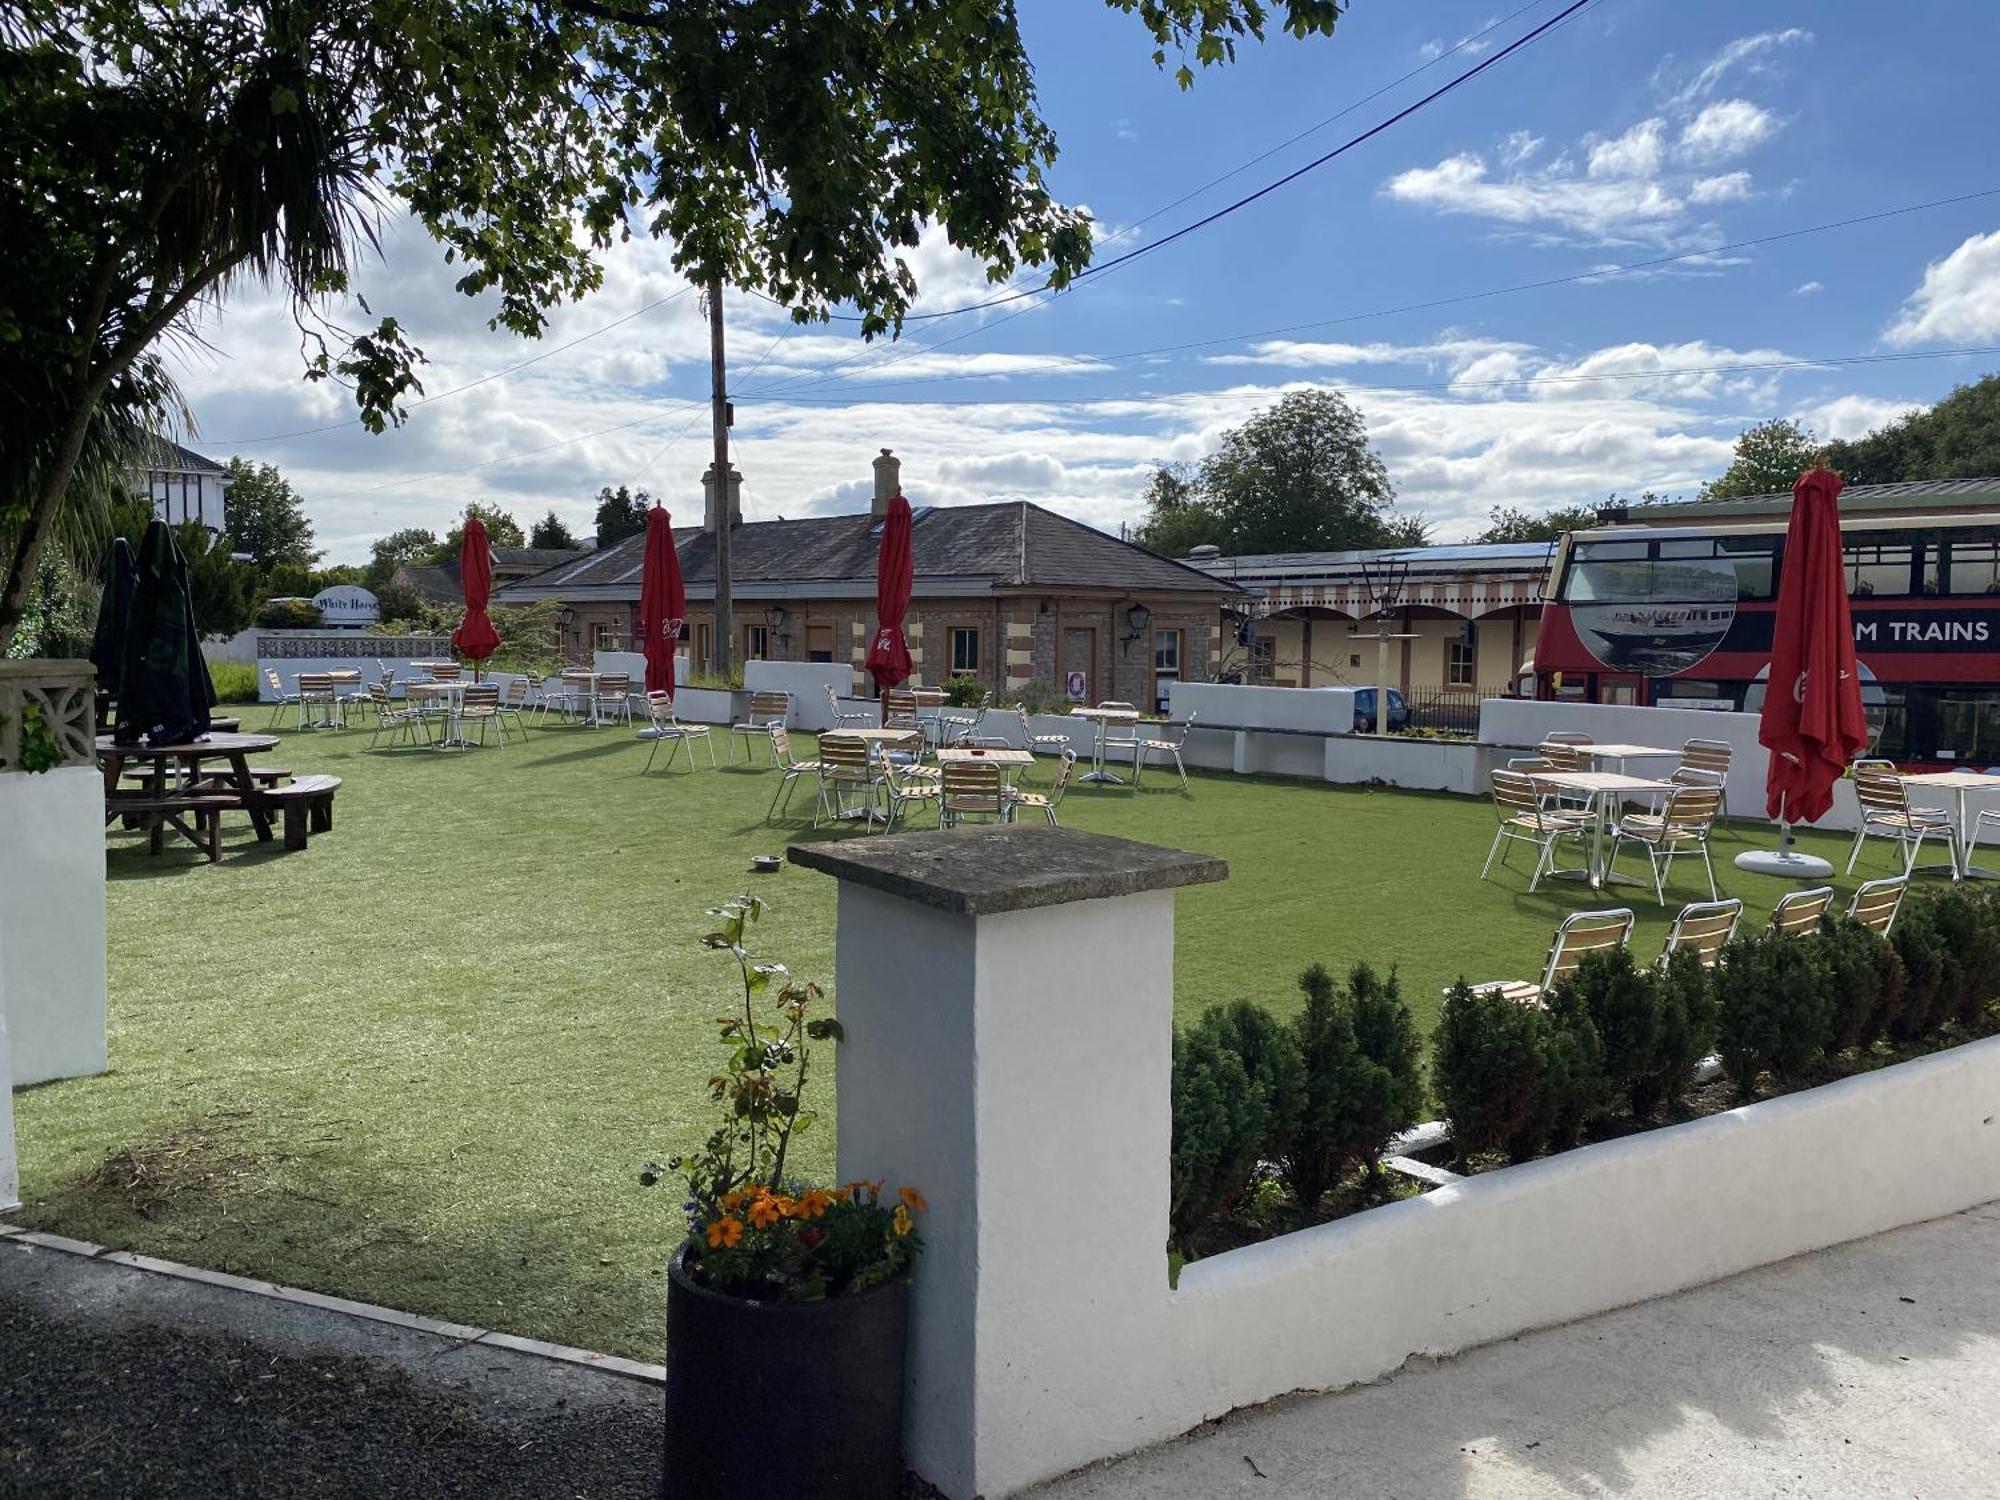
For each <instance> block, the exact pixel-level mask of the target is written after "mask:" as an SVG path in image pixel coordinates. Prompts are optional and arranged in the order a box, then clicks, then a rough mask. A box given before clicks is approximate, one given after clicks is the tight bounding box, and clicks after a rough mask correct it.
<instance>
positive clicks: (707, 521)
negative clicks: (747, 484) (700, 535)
mask: <svg viewBox="0 0 2000 1500" xmlns="http://www.w3.org/2000/svg"><path fill="white" fill-rule="evenodd" d="M728 489H729V527H730V529H731V530H732V531H733V530H735V529H736V528H737V527H738V526H741V525H742V524H743V476H742V475H741V474H739V473H738V472H737V471H736V466H735V465H734V464H731V465H730V467H729V484H728ZM701 498H702V522H701V525H702V530H704V531H713V530H715V526H716V516H717V515H718V514H719V513H720V512H719V511H718V510H717V508H716V500H715V465H714V464H710V465H709V466H708V469H707V470H706V472H704V473H703V474H702V476H701Z"/></svg>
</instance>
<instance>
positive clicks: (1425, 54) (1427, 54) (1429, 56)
mask: <svg viewBox="0 0 2000 1500" xmlns="http://www.w3.org/2000/svg"><path fill="white" fill-rule="evenodd" d="M1443 56H1444V38H1443V37H1436V36H1434V37H1432V38H1431V39H1430V40H1429V41H1427V42H1425V43H1424V44H1423V46H1421V47H1419V48H1417V57H1418V59H1419V60H1420V61H1422V62H1427V63H1428V62H1436V61H1437V60H1438V59H1439V58H1440V57H1443Z"/></svg>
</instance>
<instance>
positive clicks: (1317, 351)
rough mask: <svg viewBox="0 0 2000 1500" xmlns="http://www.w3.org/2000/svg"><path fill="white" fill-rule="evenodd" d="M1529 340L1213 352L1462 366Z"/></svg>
mask: <svg viewBox="0 0 2000 1500" xmlns="http://www.w3.org/2000/svg"><path fill="white" fill-rule="evenodd" d="M1527 349H1528V345H1526V344H1511V343H1501V342H1497V341H1495V340H1492V339H1468V338H1441V339H1438V340H1435V341H1434V342H1431V343H1428V344H1389V343H1374V344H1339V343H1305V342H1301V341H1298V340H1294V339H1266V340H1263V341H1261V342H1259V343H1255V344H1252V345H1250V347H1249V348H1248V349H1245V350H1243V351H1242V352H1240V353H1236V354H1211V355H1209V356H1207V357H1206V359H1205V360H1204V361H1203V363H1205V364H1212V365H1272V366H1276V367H1278V368H1281V369H1292V370H1334V369H1341V368H1343V367H1346V366H1350V365H1401V364H1420V365H1437V364H1442V365H1446V366H1448V367H1450V368H1453V369H1457V370H1461V371H1462V370H1463V369H1464V368H1465V367H1466V366H1467V365H1469V364H1471V363H1473V362H1474V361H1476V360H1479V359H1482V358H1485V357H1487V356H1489V355H1491V354H1493V353H1496V352H1498V353H1525V352H1526V351H1527Z"/></svg>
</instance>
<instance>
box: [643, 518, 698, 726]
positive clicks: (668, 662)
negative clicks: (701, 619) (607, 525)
mask: <svg viewBox="0 0 2000 1500" xmlns="http://www.w3.org/2000/svg"><path fill="white" fill-rule="evenodd" d="M686 618H687V586H686V585H685V584H684V583H683V582H682V581H681V557H680V553H679V552H678V551H676V550H675V548H674V523H673V519H672V518H671V517H670V516H668V514H667V512H666V508H665V507H664V506H659V505H656V506H654V507H653V508H652V509H651V510H649V511H647V512H646V564H645V569H644V571H643V572H642V573H641V574H640V575H639V649H640V650H641V651H643V652H645V653H646V691H647V692H649V693H671V692H673V690H674V647H675V645H676V644H677V643H678V642H679V640H680V636H681V621H683V620H684V619H686Z"/></svg>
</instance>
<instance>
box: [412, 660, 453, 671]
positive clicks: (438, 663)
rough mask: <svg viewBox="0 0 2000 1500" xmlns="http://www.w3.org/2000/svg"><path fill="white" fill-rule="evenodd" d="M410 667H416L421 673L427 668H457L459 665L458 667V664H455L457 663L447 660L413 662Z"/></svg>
mask: <svg viewBox="0 0 2000 1500" xmlns="http://www.w3.org/2000/svg"><path fill="white" fill-rule="evenodd" d="M410 665H411V666H413V667H415V668H417V669H418V670H419V671H422V670H423V669H424V668H426V667H455V666H457V665H458V663H457V662H455V661H449V660H446V661H413V662H411V663H410Z"/></svg>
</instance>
